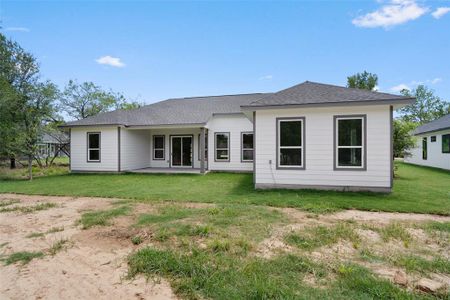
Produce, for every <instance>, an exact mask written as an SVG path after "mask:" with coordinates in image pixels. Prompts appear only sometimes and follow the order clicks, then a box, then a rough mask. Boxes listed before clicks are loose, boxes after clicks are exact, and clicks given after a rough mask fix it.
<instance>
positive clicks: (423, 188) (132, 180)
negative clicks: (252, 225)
mask: <svg viewBox="0 0 450 300" xmlns="http://www.w3.org/2000/svg"><path fill="white" fill-rule="evenodd" d="M396 165H397V166H398V171H397V178H396V180H395V183H394V191H393V193H391V194H389V195H383V194H373V193H343V192H329V191H311V190H308V191H305V190H304V191H292V190H266V191H255V190H253V185H252V175H251V174H230V173H210V174H207V175H205V176H199V175H192V174H191V175H190V174H183V175H181V174H171V175H163V174H67V175H55V176H44V177H40V178H36V179H35V180H33V181H32V182H28V181H24V180H0V193H8V192H10V193H23V194H41V195H70V196H98V197H117V198H127V199H138V200H144V201H161V200H171V201H191V202H211V203H239V204H257V205H270V206H280V207H296V208H300V209H304V210H308V211H312V212H318V213H321V212H330V211H336V210H339V209H351V208H354V209H361V210H370V211H395V212H415V213H434V214H441V215H450V172H448V171H444V170H438V169H433V168H426V167H418V166H413V165H408V164H404V163H396Z"/></svg>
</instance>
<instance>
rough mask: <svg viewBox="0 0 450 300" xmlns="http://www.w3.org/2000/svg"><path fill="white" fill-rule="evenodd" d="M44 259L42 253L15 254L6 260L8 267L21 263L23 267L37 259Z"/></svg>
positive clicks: (24, 252) (23, 252) (25, 252)
mask: <svg viewBox="0 0 450 300" xmlns="http://www.w3.org/2000/svg"><path fill="white" fill-rule="evenodd" d="M41 257H44V253H42V252H40V251H39V252H27V251H22V252H15V253H13V254H11V255H9V256H8V257H7V258H6V259H4V261H5V264H6V265H10V264H15V263H17V262H21V263H22V265H25V264H27V263H29V262H30V261H32V260H33V259H35V258H41Z"/></svg>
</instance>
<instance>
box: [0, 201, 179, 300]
mask: <svg viewBox="0 0 450 300" xmlns="http://www.w3.org/2000/svg"><path fill="white" fill-rule="evenodd" d="M5 199H19V200H20V203H17V204H13V205H20V206H27V205H35V204H37V203H43V202H51V203H56V204H58V205H57V207H55V208H50V209H47V210H42V211H36V212H33V213H28V214H23V213H20V212H10V213H1V214H0V245H2V244H4V243H7V244H6V245H4V246H3V247H2V248H0V253H1V256H2V257H6V256H8V255H9V254H12V253H14V252H19V251H42V252H44V253H45V252H46V251H47V250H48V249H49V248H50V247H51V246H52V245H53V243H54V242H56V241H58V240H60V239H68V240H69V241H70V243H68V245H69V246H68V247H67V248H66V249H64V250H62V251H60V252H58V253H57V254H56V255H55V256H51V255H46V256H45V257H44V258H42V259H34V260H32V261H31V262H30V263H28V264H26V265H22V264H21V263H16V264H11V265H5V264H4V263H0V295H2V296H1V298H2V299H175V298H176V297H175V296H174V293H173V292H172V290H171V288H170V285H169V284H168V283H167V282H166V281H164V280H163V279H158V280H156V281H155V280H152V279H149V280H147V279H146V278H144V277H137V278H135V279H134V280H128V279H126V278H125V276H126V273H127V264H126V258H127V256H128V255H129V254H130V253H131V252H132V251H133V250H135V249H136V247H137V246H134V245H133V244H132V243H131V242H130V236H131V234H132V232H130V231H129V230H128V227H129V225H130V222H131V221H130V220H129V219H126V218H117V219H115V220H114V226H109V227H95V228H92V229H89V230H81V228H80V226H79V225H77V224H76V221H77V220H78V219H79V218H80V217H81V213H82V212H84V211H87V210H92V209H105V208H108V207H110V206H111V205H112V204H111V203H112V202H114V201H115V200H117V199H101V198H73V197H46V196H26V195H9V194H1V195H0V200H5ZM55 227H61V228H62V227H63V228H64V230H63V231H60V232H55V233H47V234H45V235H44V236H43V237H37V238H27V237H26V236H27V235H29V234H31V233H44V232H47V231H49V230H51V229H52V228H55Z"/></svg>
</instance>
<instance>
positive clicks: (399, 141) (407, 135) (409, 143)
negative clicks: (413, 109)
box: [394, 119, 417, 157]
mask: <svg viewBox="0 0 450 300" xmlns="http://www.w3.org/2000/svg"><path fill="white" fill-rule="evenodd" d="M416 127H417V123H414V122H409V121H405V120H403V119H396V120H394V157H406V156H409V155H410V154H411V153H410V151H409V150H411V149H412V148H414V146H415V141H414V137H413V136H412V135H411V132H412V131H413V130H414V129H415V128H416Z"/></svg>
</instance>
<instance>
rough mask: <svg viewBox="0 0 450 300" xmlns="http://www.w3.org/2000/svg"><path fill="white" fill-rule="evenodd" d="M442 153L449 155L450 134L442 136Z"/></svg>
mask: <svg viewBox="0 0 450 300" xmlns="http://www.w3.org/2000/svg"><path fill="white" fill-rule="evenodd" d="M442 153H450V134H444V135H442Z"/></svg>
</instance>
